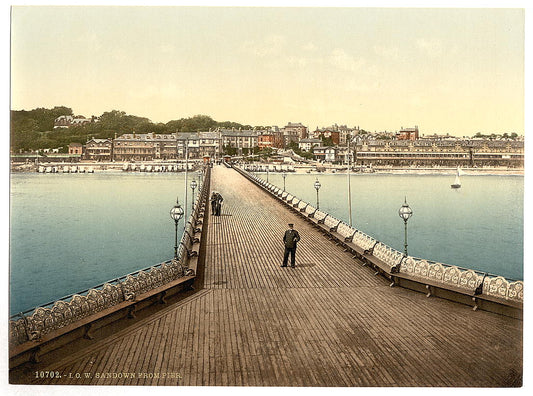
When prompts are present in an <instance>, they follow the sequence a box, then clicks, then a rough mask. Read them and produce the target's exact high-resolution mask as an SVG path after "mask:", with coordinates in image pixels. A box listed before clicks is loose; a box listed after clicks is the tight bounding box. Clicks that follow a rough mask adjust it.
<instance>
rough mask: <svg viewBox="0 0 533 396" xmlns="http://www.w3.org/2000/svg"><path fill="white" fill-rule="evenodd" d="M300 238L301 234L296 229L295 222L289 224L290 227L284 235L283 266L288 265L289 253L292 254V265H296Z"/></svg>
mask: <svg viewBox="0 0 533 396" xmlns="http://www.w3.org/2000/svg"><path fill="white" fill-rule="evenodd" d="M299 240H300V234H298V231H296V230H295V229H294V224H292V223H290V224H289V229H288V230H287V231H285V234H284V235H283V243H284V244H285V253H284V254H283V264H282V265H281V266H282V267H286V266H287V262H288V260H289V254H290V255H291V267H292V268H294V267H295V266H296V244H297V243H298V241H299Z"/></svg>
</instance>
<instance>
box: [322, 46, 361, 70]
mask: <svg viewBox="0 0 533 396" xmlns="http://www.w3.org/2000/svg"><path fill="white" fill-rule="evenodd" d="M329 63H330V64H331V65H333V66H335V67H337V68H339V69H341V70H344V71H349V72H359V71H361V70H362V69H363V67H364V65H365V60H364V59H363V58H357V59H356V58H354V57H353V56H351V55H350V54H348V53H347V52H346V51H345V50H343V49H341V48H336V49H334V50H333V51H332V52H331V54H330V55H329Z"/></svg>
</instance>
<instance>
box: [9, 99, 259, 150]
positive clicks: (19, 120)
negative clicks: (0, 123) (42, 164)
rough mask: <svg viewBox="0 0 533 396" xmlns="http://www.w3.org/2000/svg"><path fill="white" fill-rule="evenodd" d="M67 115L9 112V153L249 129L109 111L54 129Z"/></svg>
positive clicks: (61, 111)
mask: <svg viewBox="0 0 533 396" xmlns="http://www.w3.org/2000/svg"><path fill="white" fill-rule="evenodd" d="M62 115H71V116H73V112H72V109H71V108H68V107H65V106H56V107H54V108H53V109H44V108H38V109H34V110H29V111H26V110H12V111H11V150H12V151H13V152H19V151H21V150H22V151H28V150H36V149H45V148H58V147H63V149H62V150H61V151H64V150H66V147H68V145H69V144H70V143H81V144H85V143H86V142H87V140H89V139H91V138H96V139H112V138H114V137H115V135H116V136H120V135H123V134H125V133H133V132H136V133H155V134H168V133H175V132H198V131H208V130H209V129H215V128H218V127H220V128H228V129H231V128H235V129H239V128H241V129H252V127H251V126H250V125H242V124H239V123H236V122H231V121H224V122H217V121H215V120H213V119H212V118H211V117H209V116H206V115H195V116H194V117H189V118H181V119H179V120H172V121H169V122H167V123H166V124H164V123H155V124H154V123H153V122H151V121H150V120H149V119H148V118H145V117H138V116H134V115H128V114H126V113H125V112H124V111H120V110H111V111H107V112H105V113H103V114H102V115H101V116H100V117H98V121H97V122H91V123H89V124H85V125H80V126H75V127H70V128H56V129H54V120H55V119H56V118H57V117H59V116H62Z"/></svg>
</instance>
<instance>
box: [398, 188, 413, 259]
mask: <svg viewBox="0 0 533 396" xmlns="http://www.w3.org/2000/svg"><path fill="white" fill-rule="evenodd" d="M398 215H399V216H400V217H401V218H402V219H403V223H404V226H405V232H404V235H405V241H404V256H405V257H407V220H409V218H410V217H411V216H412V215H413V210H412V209H411V208H410V207H409V205H408V204H407V197H405V201H404V203H403V205H402V207H401V208H400V209H399V210H398Z"/></svg>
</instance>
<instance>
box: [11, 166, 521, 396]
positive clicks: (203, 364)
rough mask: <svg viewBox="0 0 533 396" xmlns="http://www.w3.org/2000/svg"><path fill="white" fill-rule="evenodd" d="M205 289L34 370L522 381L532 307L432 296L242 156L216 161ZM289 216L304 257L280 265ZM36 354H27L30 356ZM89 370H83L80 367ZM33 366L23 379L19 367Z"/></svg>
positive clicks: (325, 380)
mask: <svg viewBox="0 0 533 396" xmlns="http://www.w3.org/2000/svg"><path fill="white" fill-rule="evenodd" d="M211 190H216V191H218V192H220V193H221V194H222V196H223V197H224V204H223V208H222V215H221V216H220V217H215V216H209V217H208V221H207V224H208V229H207V239H206V246H205V269H204V272H203V275H202V276H200V277H199V279H198V283H197V284H196V285H195V289H196V292H195V293H192V294H188V295H186V296H185V297H184V298H183V299H182V300H180V301H178V302H177V303H174V304H172V305H168V306H166V307H165V308H163V309H162V310H160V311H158V312H157V313H155V314H153V315H151V316H149V317H147V318H144V319H142V320H140V321H138V322H136V323H135V324H133V325H132V326H129V327H127V328H125V329H123V330H120V331H118V332H116V333H115V334H113V335H111V336H109V337H107V338H105V339H102V340H97V341H95V342H94V343H93V344H92V345H91V346H90V347H88V348H85V349H83V350H79V351H76V352H74V353H71V354H69V355H68V356H65V357H63V358H62V359H60V360H58V361H56V362H54V363H53V364H50V363H47V364H46V365H43V364H40V365H39V364H37V365H35V366H31V367H34V368H33V369H32V370H33V371H37V370H44V371H46V370H48V371H54V372H56V371H57V372H59V373H61V378H53V379H51V378H48V379H47V378H44V379H35V378H31V374H30V373H31V372H33V371H31V370H29V369H26V370H19V371H18V374H17V375H18V376H19V378H20V376H22V375H27V376H28V378H26V379H25V381H27V383H34V384H70V385H184V386H225V385H229V386H453V387H495V386H496V387H499V386H520V384H521V379H522V324H523V323H522V321H520V320H517V319H512V318H509V317H505V316H502V315H498V314H494V313H490V312H485V311H480V310H478V311H473V310H472V308H471V307H469V306H466V305H462V304H458V303H454V302H450V301H447V300H443V299H438V298H426V296H425V295H424V294H422V293H416V292H413V291H410V290H407V289H403V288H400V287H394V288H391V287H389V283H390V282H389V281H388V280H386V279H384V278H382V277H380V276H375V275H374V271H372V270H371V269H370V268H368V267H364V266H362V265H361V264H360V263H358V262H357V261H355V260H354V259H352V257H351V255H350V254H349V253H347V252H344V251H343V249H342V247H340V246H336V245H335V244H334V243H332V242H331V241H329V240H328V239H327V238H326V237H325V236H324V235H323V234H321V233H320V232H319V231H317V230H316V228H314V227H313V226H312V225H311V224H309V223H307V222H306V221H305V220H304V219H303V218H301V217H299V216H298V215H297V214H295V213H293V212H291V211H289V210H287V209H286V207H284V206H283V205H282V204H281V203H279V202H277V201H276V200H275V199H274V198H272V197H270V196H269V195H268V194H267V193H266V192H264V191H262V190H261V189H260V188H259V187H257V186H256V185H254V184H253V183H251V182H250V181H248V180H246V179H245V178H244V177H242V176H241V175H240V174H238V173H237V172H236V171H235V170H233V169H229V168H225V167H222V166H215V167H214V168H213V173H212V185H211ZM287 223H294V225H295V229H297V230H298V231H299V233H300V235H301V238H302V239H301V242H300V243H299V245H298V251H297V267H296V268H294V269H292V268H290V267H289V268H280V264H281V260H282V255H283V244H282V242H281V238H282V236H283V233H284V231H285V229H286V227H287ZM28 367H30V366H28ZM78 374H79V378H77V377H78ZM23 380H24V379H23Z"/></svg>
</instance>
